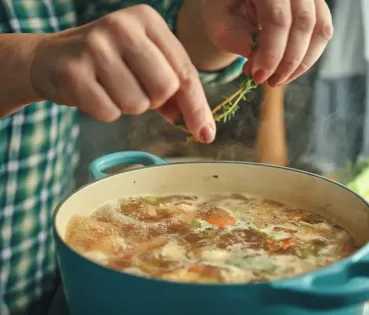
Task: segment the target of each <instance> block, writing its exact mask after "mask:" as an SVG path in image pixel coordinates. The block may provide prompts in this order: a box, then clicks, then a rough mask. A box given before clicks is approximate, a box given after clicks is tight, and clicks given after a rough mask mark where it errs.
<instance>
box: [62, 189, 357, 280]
mask: <svg viewBox="0 0 369 315" xmlns="http://www.w3.org/2000/svg"><path fill="white" fill-rule="evenodd" d="M65 239H66V242H67V243H68V244H69V245H70V246H71V247H72V248H73V249H75V250H76V251H77V252H78V253H80V254H81V255H84V256H85V257H87V258H89V259H91V260H93V261H94V262H96V263H99V264H102V265H105V266H109V267H111V268H113V269H116V270H119V271H123V272H126V273H130V274H134V275H139V276H144V277H153V278H159V279H165V280H169V281H177V282H196V283H247V282H255V281H269V280H276V279H280V278H284V277H290V276H294V275H298V274H301V273H306V272H309V271H312V270H314V269H317V268H321V267H325V266H327V265H330V264H332V263H334V262H336V261H338V260H340V259H342V258H344V257H346V256H348V255H350V254H351V253H352V252H354V251H355V250H356V248H355V245H354V240H353V239H352V238H351V237H350V235H349V234H348V233H347V232H346V231H344V230H343V229H342V228H341V227H339V226H336V225H334V224H331V223H330V222H328V221H327V220H326V219H324V218H323V217H321V216H319V215H317V214H315V213H312V212H309V211H307V210H305V209H301V208H298V207H293V206H289V205H286V204H283V203H280V202H276V201H273V200H268V199H261V198H255V197H250V196H248V195H246V194H232V193H229V194H216V195H202V196H199V195H173V196H139V197H134V198H122V199H120V200H118V201H114V202H110V203H107V204H105V205H103V206H101V207H100V208H99V209H97V210H96V211H94V212H93V213H92V214H91V215H90V216H88V217H86V216H74V217H72V219H71V220H70V221H69V222H68V226H67V231H66V238H65Z"/></svg>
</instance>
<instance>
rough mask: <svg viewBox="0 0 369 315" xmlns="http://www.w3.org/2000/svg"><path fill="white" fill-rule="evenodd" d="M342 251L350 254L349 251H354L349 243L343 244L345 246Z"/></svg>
mask: <svg viewBox="0 0 369 315" xmlns="http://www.w3.org/2000/svg"><path fill="white" fill-rule="evenodd" d="M342 252H343V253H344V254H349V253H351V252H352V248H351V246H349V245H345V246H343V248H342Z"/></svg>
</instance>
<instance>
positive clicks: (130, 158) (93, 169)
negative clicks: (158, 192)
mask: <svg viewBox="0 0 369 315" xmlns="http://www.w3.org/2000/svg"><path fill="white" fill-rule="evenodd" d="M167 163H168V162H167V161H165V160H163V159H161V158H159V157H157V156H155V155H152V154H150V153H147V152H142V151H122V152H115V153H111V154H107V155H103V156H101V157H99V158H97V159H96V160H94V161H93V162H92V163H91V164H90V166H89V171H90V174H91V176H92V178H93V179H94V180H98V179H101V178H104V177H107V176H108V174H106V173H105V172H104V171H106V170H107V169H110V168H113V167H117V166H119V165H129V164H141V165H144V166H152V165H163V164H167Z"/></svg>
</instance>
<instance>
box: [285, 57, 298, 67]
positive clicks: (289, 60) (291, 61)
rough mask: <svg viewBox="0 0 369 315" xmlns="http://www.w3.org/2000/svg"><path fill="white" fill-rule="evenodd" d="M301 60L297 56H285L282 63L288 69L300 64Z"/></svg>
mask: <svg viewBox="0 0 369 315" xmlns="http://www.w3.org/2000/svg"><path fill="white" fill-rule="evenodd" d="M300 62H301V60H299V59H297V58H284V59H283V61H282V65H283V66H284V67H286V68H287V69H291V68H296V67H297V66H299V65H300Z"/></svg>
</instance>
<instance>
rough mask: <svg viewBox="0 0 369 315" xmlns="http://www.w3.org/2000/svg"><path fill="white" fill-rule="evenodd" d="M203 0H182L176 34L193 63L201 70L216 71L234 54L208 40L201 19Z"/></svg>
mask: <svg viewBox="0 0 369 315" xmlns="http://www.w3.org/2000/svg"><path fill="white" fill-rule="evenodd" d="M202 5H203V0H184V1H183V5H182V7H181V9H180V11H179V13H178V20H177V27H176V31H177V36H178V38H179V40H180V41H181V42H182V44H183V46H184V47H185V48H186V50H187V52H188V53H189V55H190V57H191V59H192V62H193V63H194V65H195V66H196V67H197V68H198V69H199V70H203V71H216V70H219V69H223V68H225V67H227V66H228V65H230V64H231V63H232V62H233V61H235V59H236V58H237V56H236V55H234V54H231V53H228V52H225V51H221V50H219V49H218V48H217V47H215V46H214V45H213V44H212V43H211V41H210V40H209V38H208V36H207V33H206V27H205V23H204V20H203V14H202V12H203V10H202Z"/></svg>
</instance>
